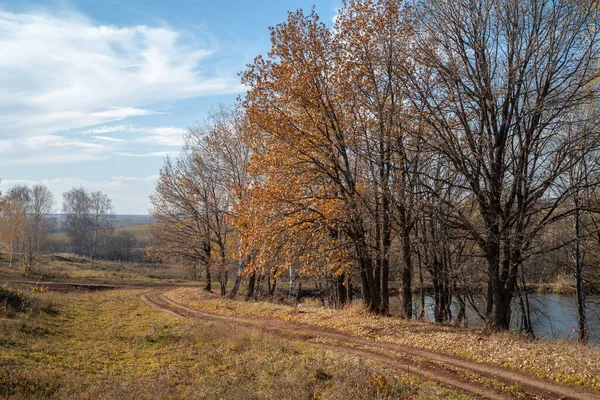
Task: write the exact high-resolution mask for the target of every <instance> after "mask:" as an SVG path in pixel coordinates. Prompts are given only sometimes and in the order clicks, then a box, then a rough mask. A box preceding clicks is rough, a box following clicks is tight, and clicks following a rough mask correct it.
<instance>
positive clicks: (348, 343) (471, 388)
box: [140, 289, 600, 400]
mask: <svg viewBox="0 0 600 400" xmlns="http://www.w3.org/2000/svg"><path fill="white" fill-rule="evenodd" d="M167 291H168V290H167V289H160V290H153V291H149V292H145V293H143V294H141V295H140V297H141V299H142V301H143V302H144V303H146V304H147V305H148V306H150V307H153V308H156V309H158V310H161V311H163V312H167V313H169V314H171V315H175V316H179V317H184V318H191V319H196V320H200V321H210V322H223V323H229V324H237V325H241V326H244V327H248V328H254V329H259V330H261V331H266V332H269V333H271V334H275V335H277V336H281V337H283V338H286V339H290V340H301V341H302V342H304V343H307V344H309V345H312V346H316V347H320V348H324V349H327V350H333V351H337V352H342V353H344V354H349V355H353V356H357V357H361V358H366V359H369V360H374V361H378V362H381V363H383V364H386V365H389V366H391V367H393V368H398V369H402V370H403V371H406V372H409V373H411V374H414V375H417V376H420V377H422V378H424V379H426V380H431V381H434V382H438V383H439V384H441V385H443V386H445V387H449V388H451V389H453V390H457V391H459V392H462V393H468V394H471V395H474V396H476V397H477V398H486V399H507V398H525V399H526V398H531V399H539V398H543V399H577V400H594V399H598V400H600V393H598V392H593V391H591V390H587V389H583V388H578V387H574V386H567V385H562V384H559V383H557V382H554V381H550V380H546V379H542V378H539V377H537V376H534V375H532V374H529V373H527V372H522V371H514V370H509V369H506V368H502V367H499V366H495V365H490V364H485V363H480V362H475V361H471V360H467V359H463V358H460V357H457V356H453V355H448V354H441V353H437V352H434V351H430V350H425V349H421V348H415V347H410V346H405V345H400V344H395V343H387V342H378V341H375V340H369V339H364V338H361V337H357V336H352V335H349V334H345V333H342V332H339V331H335V330H333V329H327V328H323V327H317V326H308V325H301V324H297V323H292V322H287V321H282V320H276V319H265V318H247V317H239V316H232V315H225V314H219V313H215V312H208V311H204V310H200V309H196V308H191V307H189V306H187V305H184V304H180V303H177V302H174V301H172V300H171V299H168V298H167V297H165V296H164V293H166V292H167ZM473 375H475V376H473ZM478 381H479V382H478ZM491 383H500V384H501V385H504V387H505V388H508V387H511V386H513V385H515V384H516V385H518V386H519V387H520V388H522V389H523V390H524V391H525V393H520V392H518V391H517V392H515V393H512V392H510V391H501V390H499V389H497V388H495V387H490V386H497V385H496V384H491ZM501 385H500V386H501Z"/></svg>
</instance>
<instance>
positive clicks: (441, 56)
mask: <svg viewBox="0 0 600 400" xmlns="http://www.w3.org/2000/svg"><path fill="white" fill-rule="evenodd" d="M419 20H420V21H421V24H420V30H419V31H420V32H421V34H422V37H420V38H419V41H418V42H417V43H415V64H414V65H413V67H412V69H411V72H410V74H409V76H410V77H411V79H410V80H409V81H408V87H409V88H410V89H411V90H412V91H413V92H414V94H415V96H414V99H413V101H414V103H415V104H417V105H418V106H419V108H420V109H422V110H423V115H422V117H423V118H424V120H425V121H427V122H428V123H429V125H430V127H431V132H432V134H431V137H430V138H427V140H428V143H429V144H430V145H431V147H432V149H433V150H435V151H437V152H439V153H440V154H443V155H444V157H445V158H446V159H447V160H448V162H449V163H450V165H451V166H452V168H453V169H455V170H456V171H457V172H458V173H460V174H461V175H462V177H463V178H464V180H465V182H466V183H467V185H468V187H469V189H470V191H471V192H472V196H473V197H472V200H473V201H474V202H476V204H477V211H476V213H477V214H476V216H477V218H478V219H480V220H481V222H482V223H481V224H477V223H475V222H474V220H473V218H469V217H468V216H467V215H465V212H464V207H465V203H464V202H463V203H462V204H461V203H459V204H456V205H455V206H454V210H453V211H454V213H455V215H457V216H458V217H459V218H460V219H461V220H462V222H463V225H464V227H465V229H467V230H468V231H469V233H470V235H471V236H472V238H473V240H475V241H476V242H477V243H478V244H479V247H480V249H481V251H482V253H483V255H484V257H485V259H486V260H487V264H488V277H489V283H488V286H489V290H488V292H489V296H488V297H489V298H488V308H487V313H488V316H489V321H490V322H491V323H492V324H493V325H495V326H497V327H498V328H503V329H508V327H509V323H510V302H511V300H512V298H513V293H514V290H515V284H516V279H517V271H518V269H519V267H520V266H521V263H522V261H523V258H524V257H525V256H526V254H525V253H526V252H527V250H528V247H529V246H530V244H531V241H532V238H533V237H535V235H536V234H537V233H538V232H539V230H540V229H541V227H542V226H544V225H545V224H547V223H548V222H549V221H551V220H552V218H553V215H554V212H555V211H556V209H557V207H558V205H559V204H560V203H561V201H562V200H563V199H564V196H565V193H557V192H556V191H555V190H554V186H553V184H554V183H555V182H556V180H557V178H558V177H559V176H560V175H561V174H562V173H564V171H565V170H566V168H568V166H569V161H568V160H569V158H568V157H567V155H568V154H569V151H570V149H571V148H572V146H573V144H572V142H571V141H570V140H569V139H568V137H567V136H566V135H565V134H564V130H565V128H566V126H567V125H568V124H569V121H568V118H566V117H567V116H568V115H569V113H570V112H572V111H573V110H575V109H576V108H579V107H582V106H585V105H586V104H587V103H588V102H589V101H590V100H591V98H592V97H593V95H594V93H593V90H592V84H593V81H594V80H595V79H596V78H597V76H598V74H597V59H598V14H597V7H596V4H595V3H594V2H593V1H582V2H573V1H567V0H564V1H563V0H552V1H539V0H526V1H516V0H500V1H492V0H484V1H480V0H466V1H459V2H455V1H450V0H436V1H426V2H422V3H421V14H420V16H419ZM465 200H466V199H465ZM468 201H471V199H469V200H468ZM534 214H535V215H540V214H541V216H540V217H539V218H533V215H534ZM492 308H493V309H494V314H493V317H492Z"/></svg>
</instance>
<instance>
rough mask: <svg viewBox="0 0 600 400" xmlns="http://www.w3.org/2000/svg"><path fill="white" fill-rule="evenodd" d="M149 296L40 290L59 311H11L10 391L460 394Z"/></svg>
mask: <svg viewBox="0 0 600 400" xmlns="http://www.w3.org/2000/svg"><path fill="white" fill-rule="evenodd" d="M139 293H140V292H139V291H133V290H129V291H122V290H120V291H105V292H95V293H75V292H74V293H66V294H57V293H40V294H36V297H39V298H40V299H41V300H43V301H47V302H48V303H52V304H54V307H55V309H56V312H55V313H31V312H24V313H19V314H18V315H15V316H13V317H11V318H9V317H7V316H3V315H1V316H0V337H1V338H2V339H1V340H0V397H2V398H11V399H36V398H40V399H41V398H51V399H52V398H57V399H62V398H94V399H97V398H101V399H115V398H118V399H134V398H135V399H156V398H193V399H198V398H210V399H213V398H223V399H234V398H235V399H261V398H262V399H281V398H286V399H288V398H289V399H310V398H314V399H316V398H328V399H330V398H332V399H347V398H353V399H361V398H362V399H371V398H381V399H385V398H403V397H405V396H413V397H412V398H424V399H428V398H429V399H435V398H444V397H446V398H457V395H456V394H455V393H451V392H449V391H447V390H445V389H442V388H440V387H439V386H437V385H434V384H432V383H430V382H423V381H421V380H420V379H416V378H414V377H410V376H405V375H399V374H398V373H397V372H395V371H390V370H389V369H387V368H384V367H383V366H381V365H376V364H372V363H369V362H365V361H361V360H358V359H355V358H350V357H346V356H343V355H340V354H333V353H330V352H328V351H324V350H319V349H316V348H313V347H310V346H308V345H303V344H301V343H298V342H291V341H286V340H283V339H279V338H274V337H270V336H263V335H261V334H260V333H258V332H256V331H251V330H246V329H241V328H239V327H231V326H228V325H227V324H212V323H200V322H194V321H191V320H186V319H183V318H177V317H174V316H171V315H168V314H165V313H162V312H160V311H157V310H154V309H151V308H149V307H147V306H145V305H143V303H141V301H140V300H139V298H138V294H139Z"/></svg>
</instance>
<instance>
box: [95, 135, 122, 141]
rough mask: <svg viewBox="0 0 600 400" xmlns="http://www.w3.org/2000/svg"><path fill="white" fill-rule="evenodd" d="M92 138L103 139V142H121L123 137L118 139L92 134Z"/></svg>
mask: <svg viewBox="0 0 600 400" xmlns="http://www.w3.org/2000/svg"><path fill="white" fill-rule="evenodd" d="M92 138H94V139H96V140H101V141H105V142H122V141H123V139H118V138H113V137H108V136H92Z"/></svg>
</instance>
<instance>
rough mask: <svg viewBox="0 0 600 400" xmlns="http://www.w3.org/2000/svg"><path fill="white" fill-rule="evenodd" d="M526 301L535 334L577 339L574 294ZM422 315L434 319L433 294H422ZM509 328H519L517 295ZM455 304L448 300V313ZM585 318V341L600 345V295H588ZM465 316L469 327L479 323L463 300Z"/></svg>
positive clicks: (454, 311) (455, 308) (537, 296)
mask: <svg viewBox="0 0 600 400" xmlns="http://www.w3.org/2000/svg"><path fill="white" fill-rule="evenodd" d="M413 301H414V303H413V304H414V306H415V311H416V312H415V315H416V316H419V315H421V298H420V296H415V298H414V299H413ZM475 301H476V302H477V303H478V308H479V309H481V310H485V299H484V298H483V297H480V298H475ZM529 302H530V306H531V310H532V315H531V323H532V325H533V330H534V333H535V335H536V337H538V338H547V339H563V340H569V341H577V298H576V297H575V296H566V295H559V294H531V295H529ZM425 310H426V313H425V315H426V318H427V319H428V320H429V321H433V320H434V316H433V298H432V297H430V296H426V297H425ZM512 310H513V311H512V313H513V314H512V318H511V329H514V330H519V329H520V324H521V308H520V306H519V301H518V299H515V300H514V301H513V304H512ZM457 311H458V304H457V303H456V302H454V303H453V304H452V315H453V316H456V315H457ZM586 311H587V313H586V315H587V320H588V326H589V343H590V344H593V345H600V297H590V298H588V301H587V309H586ZM466 314H467V320H468V326H469V327H473V328H475V327H480V326H482V324H483V321H482V320H481V318H480V317H479V316H478V315H477V313H476V312H475V311H474V310H473V308H472V307H470V306H469V305H468V304H467V310H466Z"/></svg>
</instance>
